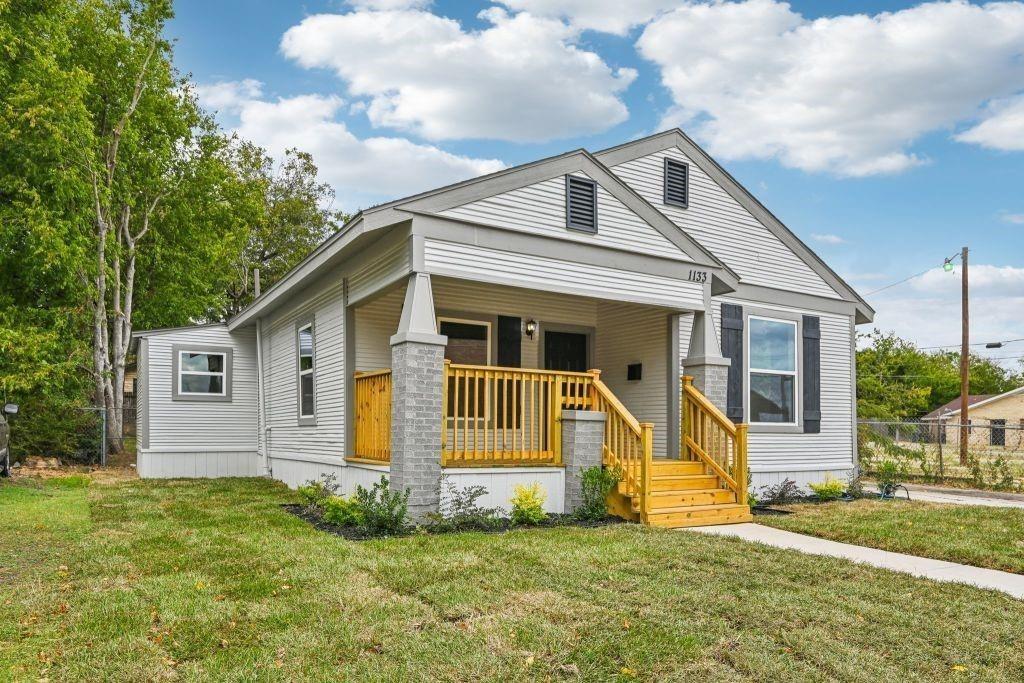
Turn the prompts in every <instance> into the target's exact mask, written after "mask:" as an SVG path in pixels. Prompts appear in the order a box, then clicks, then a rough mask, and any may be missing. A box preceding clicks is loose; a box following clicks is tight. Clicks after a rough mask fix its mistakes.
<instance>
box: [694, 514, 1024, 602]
mask: <svg viewBox="0 0 1024 683" xmlns="http://www.w3.org/2000/svg"><path fill="white" fill-rule="evenodd" d="M688 531H696V532H698V533H702V534H708V535H711V536H736V537H738V538H742V539H743V540H745V541H752V542H754V543H763V544H765V545H770V546H774V547H776V548H786V549H789V550H799V551H800V552H802V553H808V554H810V555H827V556H829V557H841V558H843V559H847V560H852V561H854V562H860V563H863V564H869V565H871V566H873V567H880V568H882V569H890V570H892V571H896V572H904V573H906V574H913V575H914V576H921V577H924V578H926V579H932V580H934V581H947V582H952V583H967V584H971V585H973V586H978V587H980V588H990V589H992V590H997V591H1002V592H1004V593H1009V594H1010V595H1012V596H1013V597H1015V598H1017V599H1020V600H1024V575H1021V574H1011V573H1010V572H1001V571H997V570H995V569H981V568H980V567H971V566H969V565H966V564H957V563H956V562H946V561H944V560H932V559H929V558H926V557H917V556H915V555H904V554H902V553H892V552H889V551H888V550H877V549H875V548H865V547H864V546H859V545H851V544H849V543H839V542H838V541H829V540H826V539H824V538H817V537H815V536H805V535H804V534H796V533H793V532H792V531H783V530H782V529H775V528H772V527H768V526H762V525H760V524H753V523H747V524H722V525H720V526H701V527H691V528H690V529H688Z"/></svg>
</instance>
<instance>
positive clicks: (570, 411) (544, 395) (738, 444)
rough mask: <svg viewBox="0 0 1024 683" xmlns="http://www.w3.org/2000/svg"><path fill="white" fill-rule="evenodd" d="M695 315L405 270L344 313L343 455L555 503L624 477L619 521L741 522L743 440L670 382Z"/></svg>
mask: <svg viewBox="0 0 1024 683" xmlns="http://www.w3.org/2000/svg"><path fill="white" fill-rule="evenodd" d="M402 285H404V286H402ZM698 313H699V314H703V311H700V312H697V311H685V310H680V309H674V308H669V307H666V306H655V305H650V304H645V303H631V302H625V301H611V300H601V299H596V298H593V297H584V296H575V295H569V294H564V293H557V292H547V291H541V290H531V289H525V288H518V287H511V286H505V285H499V284H492V283H481V282H474V281H466V280H461V279H456V278H447V277H443V276H426V275H422V274H421V275H412V276H410V279H409V281H408V282H407V283H400V285H399V286H397V287H394V288H393V289H391V290H389V291H386V292H381V294H380V295H379V296H377V297H374V298H372V299H371V300H369V301H366V302H364V303H362V304H361V305H359V306H358V307H355V308H354V310H353V312H352V315H351V316H350V318H349V319H350V321H351V328H350V331H354V335H353V338H354V344H353V347H354V349H353V350H354V354H353V356H354V360H355V362H354V366H355V370H354V372H353V373H352V377H351V390H352V391H351V394H350V395H351V396H353V398H354V400H353V401H352V402H351V411H352V422H351V424H352V438H351V440H350V441H349V443H351V444H352V448H351V450H350V453H349V454H348V460H349V462H350V463H353V464H365V465H369V464H373V465H378V466H380V465H384V466H391V469H392V475H393V476H394V474H395V472H396V470H395V468H396V465H395V464H394V463H393V455H394V454H395V451H396V450H397V449H405V450H407V451H415V452H416V453H417V454H418V455H417V457H416V458H414V459H411V460H410V459H408V458H405V459H404V461H403V462H402V463H400V464H399V465H397V467H398V468H399V469H400V470H404V472H402V473H401V475H400V476H401V478H402V481H404V482H407V483H408V482H414V483H415V482H419V483H421V484H422V482H421V481H420V480H421V479H422V478H423V477H424V476H429V477H434V478H436V477H437V476H438V475H439V474H440V473H444V474H447V475H449V476H453V475H454V476H464V477H465V479H464V480H465V481H467V482H469V481H472V482H473V483H476V482H478V481H482V480H483V478H484V477H490V479H489V481H492V482H493V481H497V480H498V479H500V480H502V481H504V480H505V479H509V481H511V479H510V477H511V478H516V479H517V480H518V479H522V478H523V477H522V476H519V475H520V474H522V475H524V476H525V477H526V479H530V478H533V479H541V480H543V478H544V477H554V478H555V479H557V480H559V481H561V482H563V484H564V487H565V498H566V499H571V498H572V496H573V488H574V487H575V488H577V489H578V487H579V481H578V479H579V476H580V474H581V472H582V470H583V469H584V468H585V467H587V466H594V465H604V466H607V467H614V468H618V469H619V470H620V471H621V474H622V480H621V483H620V485H619V487H618V491H617V492H616V495H615V496H614V498H615V500H612V501H610V504H611V505H612V509H613V510H615V512H616V514H620V515H622V516H625V517H629V518H634V519H642V520H644V521H652V520H656V518H657V517H658V514H659V510H661V511H662V512H661V513H660V514H662V517H664V518H665V520H666V521H669V520H668V518H669V516H671V515H673V514H676V512H675V511H676V508H678V507H680V505H694V504H699V503H707V504H708V505H712V506H713V505H716V504H720V503H723V502H726V503H728V502H730V501H731V502H732V503H733V504H736V505H737V506H738V507H739V506H741V505H742V507H743V508H744V512H746V509H745V500H744V501H743V503H742V504H741V503H740V500H741V499H742V498H743V497H744V496H745V492H746V483H745V477H746V465H745V456H746V450H745V431H744V430H743V429H742V428H741V429H737V427H736V426H735V425H733V424H732V423H731V422H729V421H728V420H727V419H726V418H725V416H724V415H722V414H721V412H720V411H719V410H718V409H717V408H715V407H714V406H713V405H712V404H711V402H710V401H708V400H707V399H706V398H705V397H704V396H703V395H702V394H701V393H700V392H699V391H697V390H696V389H695V388H694V387H693V385H692V383H689V382H686V380H685V378H684V377H682V376H681V374H682V373H681V367H680V362H679V361H680V358H682V356H683V355H685V354H681V352H680V350H681V349H683V350H685V349H687V348H688V345H689V341H690V340H689V332H690V330H691V329H693V328H694V325H693V320H692V316H693V315H695V314H698ZM696 329H697V330H698V333H700V330H701V329H702V326H701V325H697V326H696ZM405 347H410V348H415V349H419V351H417V353H420V352H423V353H424V355H423V356H422V357H416V358H412V359H410V358H409V357H407V356H405V355H402V354H403V351H402V349H404V348H405ZM431 349H434V351H431ZM385 350H386V351H385ZM394 359H398V361H397V362H398V363H399V364H400V365H402V367H395V368H392V365H393V364H394V363H395V362H396V361H395V360H394ZM410 360H411V362H409V361H410ZM399 374H400V375H401V377H400V378H398V379H397V380H396V375H399ZM396 382H398V383H403V384H404V388H403V389H402V390H401V391H400V392H399V391H398V390H396V387H395V384H396ZM397 393H401V394H402V396H396V394H397ZM410 421H413V422H416V421H420V422H418V424H420V426H419V427H415V426H414V427H410V425H409V422H410ZM396 422H400V424H396ZM431 434H436V437H435V438H436V447H435V448H434V449H431V448H430V443H431V442H430V438H431V436H430V435H431ZM398 442H401V443H400V444H399V443H398ZM410 445H411V448H408V447H407V446H410ZM424 447H425V448H424ZM679 458H683V459H685V460H688V461H690V462H689V463H680V462H679ZM705 460H706V461H707V462H704V461H705ZM427 461H432V462H429V463H428V462H427ZM671 463H677V464H676V465H672V464H671ZM410 468H414V469H415V472H413V471H411V470H410ZM434 485H435V486H436V482H435V483H434ZM506 485H507V484H506ZM577 493H578V492H577ZM725 498H728V499H729V500H728V501H727V500H725ZM570 504H571V500H568V501H567V503H566V509H568V508H569V507H570ZM666 510H672V512H666ZM692 512H708V511H702V510H695V511H692ZM715 512H716V514H717V513H718V512H721V511H719V510H716V511H715ZM737 521H739V520H737Z"/></svg>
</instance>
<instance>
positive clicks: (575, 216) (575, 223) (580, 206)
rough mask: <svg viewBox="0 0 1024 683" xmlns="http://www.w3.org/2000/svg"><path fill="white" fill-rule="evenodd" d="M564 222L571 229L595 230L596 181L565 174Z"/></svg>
mask: <svg viewBox="0 0 1024 683" xmlns="http://www.w3.org/2000/svg"><path fill="white" fill-rule="evenodd" d="M565 224H566V227H568V228H570V229H572V230H583V231H585V232H597V183H595V182H594V181H593V180H590V179H589V178H578V177H576V176H571V175H567V176H565Z"/></svg>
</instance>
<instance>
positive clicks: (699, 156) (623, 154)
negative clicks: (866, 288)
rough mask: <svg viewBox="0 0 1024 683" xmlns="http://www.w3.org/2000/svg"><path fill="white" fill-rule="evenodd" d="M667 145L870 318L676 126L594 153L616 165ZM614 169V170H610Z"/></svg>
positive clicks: (866, 317) (867, 312)
mask: <svg viewBox="0 0 1024 683" xmlns="http://www.w3.org/2000/svg"><path fill="white" fill-rule="evenodd" d="M670 147H677V148H679V149H680V150H681V151H682V152H683V153H684V154H685V155H686V156H687V157H689V159H690V160H691V161H692V162H693V163H695V164H696V165H697V166H698V167H700V169H701V170H702V171H704V172H705V173H706V174H707V175H708V176H710V177H711V179H712V180H714V181H715V182H716V183H718V185H719V186H720V187H721V188H722V189H723V190H725V191H726V192H727V193H728V194H729V195H730V196H732V198H733V199H735V200H736V201H737V202H739V204H740V205H741V206H743V208H745V209H746V210H747V211H748V212H750V214H751V215H752V216H754V218H755V219H757V220H758V221H759V222H760V223H761V224H762V225H764V226H765V228H767V229H768V231H769V232H771V233H772V234H773V235H775V236H776V237H777V238H778V239H779V240H780V241H781V242H782V243H783V244H785V245H786V246H787V247H788V248H789V249H790V250H791V251H792V252H793V253H794V254H796V255H797V257H798V258H800V259H801V260H802V261H804V263H806V264H807V265H808V266H809V267H810V268H811V269H812V270H813V271H814V272H815V273H817V274H818V275H819V276H820V277H821V278H822V279H823V280H824V281H825V282H826V283H827V284H828V285H829V286H830V287H831V288H832V289H834V290H835V291H836V293H838V294H839V295H840V296H842V297H843V299H844V300H846V301H850V302H853V303H855V304H857V322H858V323H864V322H871V320H872V319H874V314H875V310H874V308H872V307H871V305H870V304H868V302H867V301H865V300H864V298H863V297H861V296H860V294H858V293H857V291H856V290H854V288H853V287H851V286H850V285H849V284H848V283H847V282H846V281H845V280H843V279H842V278H841V277H839V275H838V274H837V273H836V272H835V271H834V270H832V269H831V268H830V267H829V266H828V264H827V263H825V261H824V260H823V259H822V258H821V257H820V256H818V255H817V254H816V253H815V252H814V251H813V250H812V249H811V248H810V247H808V246H807V245H806V244H804V243H803V241H801V240H800V238H799V237H797V236H796V234H794V233H793V232H792V231H791V230H790V229H789V228H787V227H786V226H785V225H784V224H783V223H782V221H780V220H779V219H778V218H777V217H776V216H775V215H774V214H773V213H772V212H771V211H769V210H768V209H767V208H766V207H765V206H764V205H763V204H761V202H760V201H758V199H757V198H756V197H755V196H754V195H753V194H751V193H750V191H749V190H747V188H745V187H743V185H741V184H740V182H739V181H738V180H736V179H735V178H734V177H733V176H732V175H731V174H730V173H729V172H728V171H726V170H725V169H724V168H722V166H721V165H720V164H719V163H718V162H717V161H715V160H714V159H713V158H711V156H710V155H709V154H708V153H707V152H705V151H704V150H703V149H702V148H701V147H700V145H698V144H697V143H696V142H694V141H693V140H692V139H690V137H689V136H687V135H686V133H684V132H683V131H682V130H680V129H679V128H674V129H672V130H667V131H664V132H661V133H656V134H654V135H650V136H648V137H645V138H641V139H639V140H634V141H632V142H627V143H624V144H621V145H617V146H615V147H609V148H608V149H605V150H602V151H600V152H596V153H595V155H594V156H596V157H597V158H598V159H599V160H601V161H602V162H604V163H606V164H608V165H609V166H617V165H618V164H621V163H623V162H626V161H632V160H633V159H638V158H640V157H642V156H647V155H649V154H654V153H656V152H660V151H662V150H664V149H668V148H670ZM613 172H614V171H613Z"/></svg>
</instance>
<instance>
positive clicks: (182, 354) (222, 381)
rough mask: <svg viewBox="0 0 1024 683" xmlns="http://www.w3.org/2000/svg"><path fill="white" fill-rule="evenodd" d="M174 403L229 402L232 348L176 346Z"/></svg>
mask: <svg viewBox="0 0 1024 683" xmlns="http://www.w3.org/2000/svg"><path fill="white" fill-rule="evenodd" d="M172 353H173V354H174V355H173V359H172V360H173V374H174V386H173V391H172V395H171V397H172V398H173V399H174V400H175V401H230V400H231V349H228V348H219V347H218V348H203V347H194V346H184V345H175V346H174V347H173V349H172Z"/></svg>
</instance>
